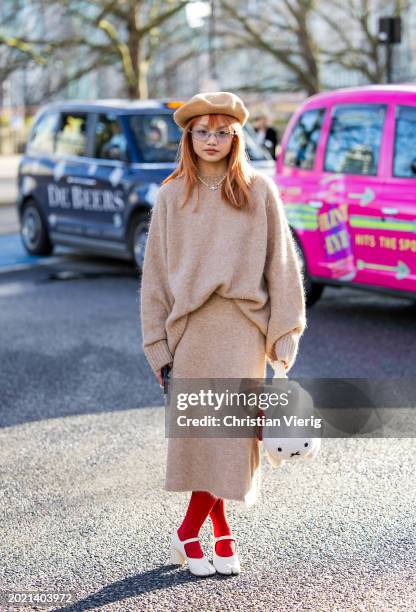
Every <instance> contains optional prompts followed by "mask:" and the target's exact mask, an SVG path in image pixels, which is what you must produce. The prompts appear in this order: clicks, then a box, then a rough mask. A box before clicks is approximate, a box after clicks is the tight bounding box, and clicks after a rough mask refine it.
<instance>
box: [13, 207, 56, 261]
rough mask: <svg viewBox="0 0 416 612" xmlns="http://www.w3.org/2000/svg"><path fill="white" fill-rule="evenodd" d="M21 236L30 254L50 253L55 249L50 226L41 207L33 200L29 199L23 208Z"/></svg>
mask: <svg viewBox="0 0 416 612" xmlns="http://www.w3.org/2000/svg"><path fill="white" fill-rule="evenodd" d="M20 236H21V239H22V242H23V246H24V247H25V249H26V251H27V252H28V253H29V254H30V255H50V254H51V253H52V251H53V244H52V242H51V241H50V239H49V233H48V228H47V226H46V223H45V221H44V219H43V216H42V214H41V212H40V210H39V207H38V206H37V205H36V204H35V202H34V201H33V200H29V201H28V202H27V204H26V205H25V207H24V209H23V212H22V218H21V221H20Z"/></svg>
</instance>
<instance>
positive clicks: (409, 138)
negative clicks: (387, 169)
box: [393, 105, 416, 178]
mask: <svg viewBox="0 0 416 612" xmlns="http://www.w3.org/2000/svg"><path fill="white" fill-rule="evenodd" d="M393 176H400V177H403V178H416V107H414V106H399V105H397V110H396V129H395V138H394V161H393Z"/></svg>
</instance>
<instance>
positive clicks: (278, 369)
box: [272, 359, 287, 378]
mask: <svg viewBox="0 0 416 612" xmlns="http://www.w3.org/2000/svg"><path fill="white" fill-rule="evenodd" d="M272 368H273V371H274V375H273V378H287V374H286V368H285V363H284V361H280V359H278V360H277V361H273V362H272Z"/></svg>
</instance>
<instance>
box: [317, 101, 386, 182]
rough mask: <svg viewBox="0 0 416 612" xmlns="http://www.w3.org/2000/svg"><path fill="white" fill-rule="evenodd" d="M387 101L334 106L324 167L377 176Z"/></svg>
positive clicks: (346, 172)
mask: <svg viewBox="0 0 416 612" xmlns="http://www.w3.org/2000/svg"><path fill="white" fill-rule="evenodd" d="M386 108H387V107H386V105H385V104H340V105H338V106H334V108H333V113H332V121H331V127H330V132H329V137H328V143H327V147H326V152H325V161H324V170H325V171H327V172H343V173H345V174H360V175H363V174H364V175H376V174H377V169H378V160H379V157H380V145H381V137H382V132H383V125H384V119H385V116H386Z"/></svg>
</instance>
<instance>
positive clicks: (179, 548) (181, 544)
mask: <svg viewBox="0 0 416 612" xmlns="http://www.w3.org/2000/svg"><path fill="white" fill-rule="evenodd" d="M198 541H199V538H189V539H188V540H180V539H179V536H178V532H177V531H175V532H174V534H173V535H172V539H171V551H170V563H172V564H174V565H176V564H179V565H183V564H184V563H185V561H187V562H188V567H189V571H190V572H191V574H194V575H195V576H212V575H213V574H215V567H214V566H213V565H212V563H211V562H210V561H209V560H208V559H207V558H206V556H205V555H204V556H203V557H201V558H200V559H194V558H192V557H188V556H187V554H186V552H185V544H187V543H188V542H198Z"/></svg>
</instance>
